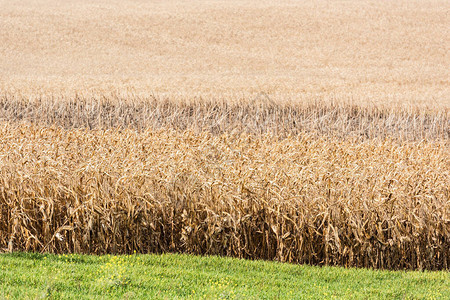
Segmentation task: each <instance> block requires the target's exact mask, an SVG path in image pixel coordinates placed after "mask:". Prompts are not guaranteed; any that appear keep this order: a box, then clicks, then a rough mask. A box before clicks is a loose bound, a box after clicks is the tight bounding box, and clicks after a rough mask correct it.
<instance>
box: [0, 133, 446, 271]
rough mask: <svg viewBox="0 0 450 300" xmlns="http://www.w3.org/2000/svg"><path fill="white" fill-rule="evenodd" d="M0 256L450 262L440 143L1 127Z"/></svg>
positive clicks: (383, 264) (385, 264) (379, 264)
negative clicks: (20, 253) (39, 253)
mask: <svg viewBox="0 0 450 300" xmlns="http://www.w3.org/2000/svg"><path fill="white" fill-rule="evenodd" d="M0 145H1V146H0V147H1V148H0V153H2V155H1V156H0V164H1V165H2V169H1V173H0V189H1V190H0V205H1V216H2V218H1V219H0V220H1V222H0V233H1V234H0V237H1V239H0V244H1V245H2V247H4V248H7V249H5V250H27V251H50V252H70V253H72V252H82V253H97V254H100V253H130V252H133V251H134V250H136V251H139V252H144V253H145V252H165V251H170V252H172V251H173V252H175V251H176V252H188V253H195V254H218V255H229V256H235V257H242V258H253V259H255V258H258V259H275V260H279V261H288V262H298V263H310V264H331V265H345V266H360V267H373V268H392V269H398V268H407V269H413V268H414V269H416V268H419V269H443V268H448V266H449V262H450V256H449V247H450V239H449V237H450V232H449V229H450V226H449V221H450V220H449V219H450V201H449V185H448V183H449V178H450V159H449V156H448V144H447V143H446V142H442V141H430V142H427V141H420V142H399V141H396V140H393V139H378V140H377V139H372V140H365V141H362V142H358V143H355V142H352V141H350V140H348V139H336V138H325V137H323V138H315V137H313V136H310V135H307V134H299V135H295V136H291V137H287V138H283V139H280V138H279V137H277V136H274V135H264V136H262V137H254V136H252V135H248V134H244V133H241V134H221V135H212V134H211V133H208V132H203V133H193V132H190V131H183V132H179V131H175V130H167V129H165V130H146V131H143V132H140V133H138V132H137V131H135V130H117V129H109V130H86V129H84V130H81V129H73V130H65V129H61V128H59V127H56V126H53V127H42V126H34V125H27V126H25V125H20V126H13V125H7V124H5V125H3V126H2V129H1V131H0Z"/></svg>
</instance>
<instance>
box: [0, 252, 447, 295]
mask: <svg viewBox="0 0 450 300" xmlns="http://www.w3.org/2000/svg"><path fill="white" fill-rule="evenodd" d="M27 298H28V299H30V298H32V299H36V298H38V299H39V298H52V299H93V298H94V299H95V298H97V299H104V298H121V299H136V298H141V299H158V298H159V299H177V298H178V299H184V298H190V299H198V298H206V299H339V298H345V299H350V298H351V299H358V298H359V299H386V298H387V299H450V273H449V272H444V271H442V272H402V271H398V272H393V271H373V270H366V269H345V268H339V267H322V268H321V267H312V266H300V265H292V264H282V263H277V262H264V261H247V260H238V259H230V258H220V257H198V256H189V255H176V254H163V255H129V256H109V255H106V256H89V255H41V254H31V253H13V254H0V299H27Z"/></svg>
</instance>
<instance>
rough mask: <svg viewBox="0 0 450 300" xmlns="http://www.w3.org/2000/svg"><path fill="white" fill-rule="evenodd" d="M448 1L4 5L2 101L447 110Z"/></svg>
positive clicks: (0, 21)
mask: <svg viewBox="0 0 450 300" xmlns="http://www.w3.org/2000/svg"><path fill="white" fill-rule="evenodd" d="M449 10H450V2H449V1H434V0H431V1H430V0H423V1H367V0H363V1H356V0H351V1H320V0H319V1H244V0H231V1H205V0H202V1H110V0H108V1H104V0H101V1H95V2H92V1H85V0H73V1H62V2H61V1H48V0H37V1H1V2H0V45H1V46H0V91H1V92H3V93H5V92H12V93H18V94H22V95H27V96H36V95H41V96H42V95H52V96H58V95H73V94H74V93H78V94H85V95H87V96H92V95H100V96H101V95H104V94H106V93H118V94H122V95H126V96H128V97H133V96H143V97H145V96H149V95H152V94H153V95H157V96H162V97H169V98H171V99H175V98H176V99H180V100H186V99H190V98H193V97H203V98H208V99H210V98H215V99H217V98H220V99H227V100H231V99H247V100H251V99H253V98H254V97H255V95H257V94H259V93H261V92H264V93H267V94H268V95H269V96H270V97H271V98H272V99H274V100H280V101H285V100H295V101H303V102H304V101H315V100H317V99H325V100H333V101H339V102H351V103H358V104H360V105H366V104H374V103H375V104H390V105H400V106H406V105H410V104H413V105H419V106H421V107H424V106H426V107H429V108H431V107H440V108H442V107H446V108H448V107H449V105H450V97H449V78H450V76H449V75H450V73H449V71H448V70H449V69H450V68H449V63H448V62H449V61H450V51H449V47H450V40H449V37H448V36H449V35H448V28H450V18H449V17H448V12H449Z"/></svg>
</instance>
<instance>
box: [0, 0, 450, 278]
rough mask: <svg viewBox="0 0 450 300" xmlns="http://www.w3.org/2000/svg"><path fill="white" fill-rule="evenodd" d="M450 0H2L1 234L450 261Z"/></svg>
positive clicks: (373, 262)
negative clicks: (8, 0) (91, 0)
mask: <svg viewBox="0 0 450 300" xmlns="http://www.w3.org/2000/svg"><path fill="white" fill-rule="evenodd" d="M449 10H450V2H448V1H429V0H425V1H417V2H416V1H395V2H390V1H367V0H363V1H356V0H354V1H353V0H351V1H302V2H297V1H244V0H235V1H224V2H218V1H217V2H215V1H206V0H202V1H96V2H95V3H93V2H90V1H86V0H76V1H70V2H67V1H64V2H61V3H54V1H48V0H42V1H20V2H19V1H12V2H11V1H10V2H6V1H4V2H0V45H1V46H0V249H1V250H2V251H18V250H26V251H41V252H54V253H74V252H75V253H93V254H103V253H115V254H116V253H132V252H133V251H138V252H141V253H160V252H182V253H195V254H213V255H226V256H233V257H240V258H249V259H270V260H278V261H284V262H295V263H308V264H316V265H325V264H327V265H343V266H357V267H370V268H381V269H430V270H442V269H445V270H448V269H449V268H450V250H449V249H450V155H449V153H450V110H449V109H450V89H449V86H450V80H449V78H450V73H449V71H448V70H450V68H449V63H448V62H449V61H450V54H449V53H450V52H449V51H448V50H449V48H450V40H449V38H448V28H450V19H449V18H448V16H447V13H448V11H449Z"/></svg>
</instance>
